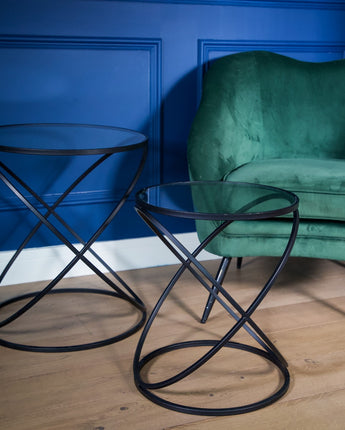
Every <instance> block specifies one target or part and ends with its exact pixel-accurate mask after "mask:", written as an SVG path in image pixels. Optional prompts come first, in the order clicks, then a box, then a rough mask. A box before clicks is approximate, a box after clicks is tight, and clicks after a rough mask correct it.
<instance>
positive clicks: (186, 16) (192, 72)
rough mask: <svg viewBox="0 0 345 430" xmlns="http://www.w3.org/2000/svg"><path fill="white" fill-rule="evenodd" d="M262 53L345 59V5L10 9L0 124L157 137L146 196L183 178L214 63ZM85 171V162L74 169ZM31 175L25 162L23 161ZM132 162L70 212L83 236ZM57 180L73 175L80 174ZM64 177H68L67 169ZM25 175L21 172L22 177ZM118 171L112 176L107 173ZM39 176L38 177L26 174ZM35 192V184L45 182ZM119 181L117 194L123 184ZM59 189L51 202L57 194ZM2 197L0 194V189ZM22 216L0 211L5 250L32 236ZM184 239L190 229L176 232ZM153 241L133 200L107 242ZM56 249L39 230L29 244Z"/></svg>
mask: <svg viewBox="0 0 345 430" xmlns="http://www.w3.org/2000/svg"><path fill="white" fill-rule="evenodd" d="M253 49H266V50H271V51H275V52H280V53H282V54H286V55H289V56H292V57H295V58H299V59H302V60H307V61H327V60H333V59H338V58H344V50H345V2H344V1H343V0H333V1H326V0H324V1H323V0H305V1H302V0H301V1H299V0H298V1H297V0H275V1H259V0H241V1H239V0H237V1H236V0H232V1H231V0H161V1H158V0H157V1H155V0H151V1H145V0H137V1H132V0H126V1H125V0H123V1H115V0H108V1H102V0H74V1H73V2H72V1H67V0H60V1H58V0H50V1H46V0H30V1H29V2H28V1H26V0H2V1H1V3H0V64H1V67H0V113H1V115H0V123H2V124H5V123H17V122H37V121H38V122H43V121H50V122H87V123H96V124H109V125H118V126H121V127H129V128H134V129H136V130H139V131H142V132H144V133H146V134H147V135H148V136H149V138H150V153H149V159H148V162H147V165H146V168H145V172H144V174H143V176H142V178H141V181H140V186H142V185H144V184H145V185H146V184H152V183H157V182H168V181H174V180H183V179H186V178H187V163H186V140H187V136H188V132H189V127H190V124H191V121H192V119H193V116H194V114H195V111H196V109H197V104H198V100H199V98H200V92H201V84H202V76H203V73H204V72H205V70H207V68H208V67H209V65H210V63H211V62H212V61H213V60H214V59H215V58H218V57H220V56H223V55H227V54H231V53H234V52H239V51H245V50H253ZM74 162H77V161H74ZM24 165H25V163H24ZM128 166H130V161H129V159H128V158H123V159H121V160H120V161H119V163H118V164H116V165H114V166H108V167H107V169H108V170H107V175H104V178H105V177H107V178H108V179H107V180H105V179H104V181H100V182H99V181H98V180H96V179H94V180H90V181H89V182H88V183H87V184H85V188H84V189H83V194H82V193H80V194H78V193H76V194H75V195H72V196H71V199H70V201H69V202H66V203H67V204H66V205H65V206H64V207H63V208H62V210H63V211H65V213H66V214H67V216H70V215H71V214H74V215H75V219H77V218H79V217H81V218H82V219H83V223H84V224H85V225H82V228H83V229H84V230H85V231H87V229H88V228H89V227H91V228H93V227H94V226H95V225H97V223H98V222H99V219H100V217H101V213H102V211H104V210H108V209H109V208H110V207H111V205H112V204H113V202H114V201H116V199H117V198H118V194H117V191H116V190H117V187H119V188H120V189H121V188H122V187H123V186H124V182H125V181H124V176H125V172H126V170H128V168H129V167H128ZM55 168H56V169H57V172H56V176H54V175H53V174H52V172H51V171H50V174H51V177H53V178H54V177H56V178H57V173H58V171H60V172H61V171H63V173H64V174H65V175H66V176H67V177H70V176H71V175H72V174H73V169H74V167H73V164H71V165H70V166H67V167H66V166H63V168H62V166H61V165H59V164H58V163H57V164H56V165H55ZM59 169H60V170H59ZM24 170H25V168H24ZM113 172H117V173H118V174H117V175H116V174H115V173H114V174H113V175H111V173H113ZM26 174H28V175H29V176H30V174H31V175H32V179H33V180H35V181H37V178H36V179H35V178H34V177H33V172H31V173H30V171H27V172H26ZM38 182H39V181H38ZM115 183H116V186H115ZM60 187H62V184H61V182H60V181H58V180H56V181H54V180H52V181H51V184H50V188H49V189H45V190H42V193H46V194H47V195H48V197H49V193H51V194H53V193H59V192H61V189H60ZM0 191H1V189H0ZM24 217H25V211H22V210H19V208H18V205H17V206H16V204H15V203H14V202H13V199H11V198H10V196H9V195H8V194H5V197H4V198H3V199H2V201H0V223H1V225H6V227H7V228H6V229H2V233H1V234H0V247H1V249H12V248H14V247H15V246H16V244H17V242H18V238H19V237H20V234H21V232H20V229H23V230H24V229H25V228H26V227H25V226H26V225H27V223H28V222H31V221H28V220H26V221H25V222H24V224H22V226H21V227H19V225H20V223H21V222H22V221H23V220H24ZM176 229H179V230H180V231H183V230H187V231H188V230H189V229H190V227H189V226H187V225H186V226H185V227H183V226H181V224H180V225H179V227H176ZM147 234H149V232H148V230H147V229H146V228H145V227H144V225H143V223H142V221H141V220H139V219H138V217H137V215H136V214H135V212H134V210H133V197H132V199H131V201H130V202H129V203H128V205H126V207H125V208H124V209H123V211H122V213H121V216H120V217H119V218H118V222H116V223H114V225H112V226H111V228H110V229H109V230H108V232H107V234H105V236H104V237H102V238H103V239H116V238H120V237H121V238H123V237H136V236H140V235H147ZM52 243H54V240H53V238H51V236H50V235H49V234H45V233H44V231H43V230H42V232H41V235H40V237H38V238H37V241H36V242H33V243H31V246H40V245H49V244H52Z"/></svg>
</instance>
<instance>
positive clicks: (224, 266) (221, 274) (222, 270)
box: [201, 257, 231, 323]
mask: <svg viewBox="0 0 345 430" xmlns="http://www.w3.org/2000/svg"><path fill="white" fill-rule="evenodd" d="M230 262H231V257H224V258H223V259H222V261H221V263H220V265H219V268H218V272H217V276H216V281H217V282H219V283H220V284H222V283H223V281H224V278H225V275H226V272H227V271H228V268H229V266H230ZM212 291H214V292H215V293H216V294H218V290H217V287H215V286H214V285H213V287H212ZM215 300H216V299H215V298H214V296H213V295H212V294H210V295H209V297H208V300H207V303H206V306H205V309H204V313H203V315H202V318H201V322H202V323H205V322H206V321H207V318H208V316H209V315H210V312H211V309H212V307H213V304H214V301H215Z"/></svg>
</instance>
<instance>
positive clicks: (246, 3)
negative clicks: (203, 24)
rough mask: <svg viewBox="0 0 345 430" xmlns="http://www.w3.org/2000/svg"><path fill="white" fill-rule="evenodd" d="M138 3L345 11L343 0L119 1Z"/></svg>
mask: <svg viewBox="0 0 345 430" xmlns="http://www.w3.org/2000/svg"><path fill="white" fill-rule="evenodd" d="M117 1H120V2H121V1H126V2H128V1H129V2H137V3H164V4H192V5H193V4H194V5H208V6H240V7H263V8H294V9H328V10H333V9H339V10H343V9H345V4H344V1H343V0H333V1H327V0H271V1H269V0H266V1H260V0H117Z"/></svg>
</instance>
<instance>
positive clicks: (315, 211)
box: [224, 158, 345, 221]
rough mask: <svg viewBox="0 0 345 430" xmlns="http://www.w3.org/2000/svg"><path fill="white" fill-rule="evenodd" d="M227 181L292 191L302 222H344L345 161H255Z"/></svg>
mask: <svg viewBox="0 0 345 430" xmlns="http://www.w3.org/2000/svg"><path fill="white" fill-rule="evenodd" d="M224 180H226V181H237V182H252V183H258V184H263V185H271V186H275V187H278V188H283V189H286V190H289V191H292V192H293V193H295V194H296V195H297V196H298V197H299V199H300V206H299V211H300V216H301V218H310V219H330V220H338V221H345V160H321V159H308V158H307V159H305V158H303V159H302V158H283V159H266V160H256V161H252V162H250V163H247V164H245V165H243V166H241V167H239V168H237V169H235V170H234V171H232V172H229V173H228V174H226V175H225V177H224Z"/></svg>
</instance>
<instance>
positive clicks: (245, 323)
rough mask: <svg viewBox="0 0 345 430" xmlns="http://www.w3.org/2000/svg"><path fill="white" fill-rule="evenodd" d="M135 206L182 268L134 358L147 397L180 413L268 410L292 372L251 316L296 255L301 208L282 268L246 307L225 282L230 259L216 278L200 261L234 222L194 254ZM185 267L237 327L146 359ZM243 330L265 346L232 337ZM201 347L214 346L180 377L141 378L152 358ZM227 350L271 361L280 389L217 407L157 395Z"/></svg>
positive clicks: (150, 320) (137, 378)
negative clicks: (160, 317)
mask: <svg viewBox="0 0 345 430" xmlns="http://www.w3.org/2000/svg"><path fill="white" fill-rule="evenodd" d="M136 210H137V212H138V214H139V215H140V216H141V217H142V218H143V220H144V221H145V222H146V224H147V225H148V226H149V227H150V228H151V229H152V230H153V231H154V232H155V234H156V235H157V236H158V237H159V238H160V239H161V241H162V242H163V243H164V244H165V245H166V246H167V247H168V248H169V249H170V250H171V252H172V253H173V254H174V255H175V256H176V257H177V258H178V260H179V261H180V262H181V266H180V268H179V269H178V271H177V272H176V274H175V275H174V276H173V277H172V279H171V281H170V282H169V284H168V286H167V287H166V289H165V290H164V292H163V294H162V295H161V297H160V298H159V300H158V302H157V304H156V306H155V307H154V309H153V311H152V313H151V315H150V317H149V318H148V320H147V322H146V325H145V327H144V329H143V331H142V334H141V337H140V339H139V342H138V345H137V349H136V352H135V356H134V361H133V372H134V381H135V384H136V387H137V388H138V390H139V391H140V392H141V393H142V394H143V395H144V396H146V397H147V398H148V399H150V400H151V401H153V402H155V403H156V404H158V405H160V406H163V407H165V408H168V409H172V410H175V411H177V412H184V413H189V414H195V415H210V416H214V415H234V414H241V413H245V412H251V411H254V410H256V409H260V408H263V407H264V406H267V405H269V404H271V403H273V402H275V401H277V400H278V399H279V398H281V397H282V396H283V395H284V394H285V393H286V391H287V389H288V387H289V382H290V376H289V372H288V370H287V362H286V360H285V359H284V357H283V356H282V354H281V353H280V352H279V350H278V349H277V348H276V347H275V345H274V344H273V342H272V341H271V340H270V339H269V338H268V337H267V336H266V335H265V333H264V332H263V331H262V330H261V329H260V327H258V325H257V324H256V323H255V322H254V321H253V319H252V315H253V313H254V312H255V310H256V309H257V307H258V306H259V305H260V303H261V302H262V300H263V299H264V298H265V296H266V295H267V294H268V292H269V291H270V289H271V287H272V286H273V283H274V282H275V280H276V278H277V276H278V274H279V273H280V272H281V270H282V269H283V267H284V266H285V264H286V262H287V259H288V257H289V255H290V253H291V250H292V247H293V244H294V242H295V239H296V235H297V230H298V222H299V215H298V210H297V209H296V210H295V211H294V212H293V220H292V229H291V234H290V238H289V240H288V243H287V245H286V248H285V250H284V252H283V254H282V257H281V258H280V260H279V262H278V264H277V266H276V267H275V269H274V271H273V273H272V275H271V276H270V278H269V279H268V281H267V282H266V284H265V285H264V286H263V287H262V288H261V290H260V291H259V293H258V294H257V296H256V297H255V298H254V300H253V301H252V303H251V305H250V306H249V307H248V308H247V309H243V308H242V306H241V305H240V304H239V303H238V302H237V301H236V300H235V299H234V298H233V297H232V296H231V295H230V294H229V292H228V291H226V290H225V289H224V288H223V286H222V281H223V278H224V276H225V272H226V269H227V267H228V264H229V261H225V260H224V259H223V260H222V262H221V265H220V268H219V270H218V275H217V276H216V277H213V276H212V275H211V274H210V273H209V272H208V271H207V270H206V268H205V267H204V266H203V265H202V264H201V263H200V262H199V261H198V260H197V256H198V255H199V253H200V252H201V251H202V250H203V249H205V247H206V246H207V244H208V243H210V241H211V240H212V239H213V238H214V237H216V236H217V235H218V234H219V233H220V232H221V231H222V230H223V229H225V228H226V227H227V226H228V225H229V224H231V223H232V222H233V220H228V221H224V222H222V223H220V224H219V226H218V227H217V228H216V229H215V230H214V231H213V232H212V233H211V234H210V235H209V236H208V237H207V238H206V239H205V240H204V241H203V242H202V243H201V244H200V245H199V246H198V247H197V248H196V249H195V251H194V252H192V253H191V252H189V251H188V249H186V248H185V247H184V245H183V244H182V243H181V242H179V241H178V240H177V239H176V237H175V236H174V235H173V234H172V233H170V232H169V230H168V229H167V228H166V227H165V226H164V225H163V224H162V223H161V222H160V221H158V219H157V218H155V217H154V216H153V215H152V214H151V213H150V212H149V211H148V210H146V208H145V207H140V206H139V205H137V207H136ZM185 270H188V271H189V272H190V273H191V274H192V275H193V276H194V278H195V279H196V280H197V281H198V282H199V283H200V284H201V286H203V287H204V288H205V289H206V290H207V291H208V293H209V295H210V297H212V301H218V303H219V304H220V305H221V306H222V307H223V308H224V309H225V310H226V311H227V312H228V314H229V315H230V316H231V317H232V318H233V319H234V320H235V321H234V325H233V326H232V327H231V328H230V329H229V331H228V332H227V333H226V334H225V335H224V336H223V337H222V338H221V339H220V340H218V341H214V340H199V341H189V342H182V343H177V344H172V345H168V346H163V347H161V348H159V349H156V350H154V351H153V352H151V353H149V354H147V355H145V356H143V357H142V350H143V347H144V343H145V340H146V338H147V335H148V333H149V331H150V329H151V326H152V324H153V322H154V320H155V318H156V317H157V315H158V313H159V311H160V309H161V307H162V305H163V303H164V302H165V300H166V299H167V298H168V296H169V294H170V292H171V290H172V289H173V288H174V286H175V285H176V283H177V282H178V280H179V279H180V277H181V275H182V274H183V273H184V271H185ZM204 316H205V315H204ZM206 319H207V318H206ZM206 319H205V318H204V317H203V318H202V321H201V323H203V322H205V321H206ZM241 329H244V330H246V331H247V333H248V334H249V335H250V336H251V337H252V338H253V339H254V340H255V341H256V342H257V344H258V346H260V347H261V348H256V347H253V346H250V345H245V344H240V343H236V342H234V341H232V338H233V337H234V336H235V334H236V333H238V332H239V330H241ZM201 346H203V347H204V346H209V347H210V349H209V350H208V351H207V352H206V353H205V354H204V355H202V356H201V357H200V358H199V359H198V360H197V361H195V362H194V363H193V364H191V365H190V366H189V367H187V368H185V369H184V370H182V371H180V372H179V373H177V374H176V375H175V376H172V377H170V378H168V379H166V380H164V381H160V382H155V383H150V382H148V381H147V380H144V378H143V376H142V373H143V372H142V371H143V369H144V368H145V366H146V365H147V364H148V363H150V362H151V360H153V359H154V358H156V357H158V356H160V355H162V354H165V353H167V352H170V351H173V350H177V349H182V348H191V347H201ZM222 348H235V349H240V350H243V351H246V352H248V353H252V354H256V355H259V356H261V357H263V358H264V359H266V360H268V361H270V362H271V363H272V364H273V365H274V366H275V367H276V368H277V369H278V370H279V371H280V373H281V376H282V382H281V385H280V387H279V388H278V389H277V390H276V391H275V392H274V393H273V394H271V395H269V396H268V397H266V398H265V399H263V400H261V401H257V402H255V403H251V404H247V405H243V406H237V407H228V408H219V409H217V408H215V409H212V408H208V407H190V406H187V405H182V404H177V403H173V402H170V401H168V400H166V399H164V398H162V397H160V396H159V395H157V394H154V393H153V391H154V390H157V389H160V388H164V387H168V386H172V385H173V384H175V383H177V382H179V381H181V380H183V379H184V378H186V377H187V376H189V375H191V374H192V373H193V372H195V371H196V370H198V369H199V368H201V367H202V366H203V365H204V364H206V363H207V362H208V361H209V360H210V359H212V357H213V356H215V354H217V353H218V352H219V351H220V350H221V349H222ZM145 373H146V372H145ZM145 378H146V379H148V376H147V375H146V376H145Z"/></svg>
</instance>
